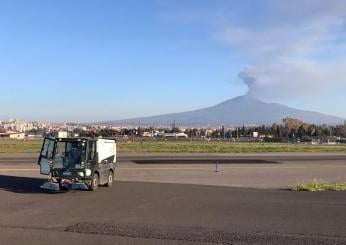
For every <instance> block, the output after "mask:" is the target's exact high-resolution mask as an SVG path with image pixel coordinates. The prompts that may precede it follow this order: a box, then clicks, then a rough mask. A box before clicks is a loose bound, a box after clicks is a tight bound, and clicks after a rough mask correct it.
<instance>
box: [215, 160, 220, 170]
mask: <svg viewBox="0 0 346 245" xmlns="http://www.w3.org/2000/svg"><path fill="white" fill-rule="evenodd" d="M215 172H217V173H218V172H220V167H219V161H217V162H216V165H215Z"/></svg>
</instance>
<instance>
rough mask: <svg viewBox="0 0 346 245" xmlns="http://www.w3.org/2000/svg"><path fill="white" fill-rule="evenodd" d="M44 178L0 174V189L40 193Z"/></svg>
mask: <svg viewBox="0 0 346 245" xmlns="http://www.w3.org/2000/svg"><path fill="white" fill-rule="evenodd" d="M44 181H45V180H44V179H39V178H31V177H18V176H7V175H0V190H5V191H9V192H15V193H23V194H35V193H37V194H42V190H41V189H40V186H41V185H42V183H43V182H44Z"/></svg>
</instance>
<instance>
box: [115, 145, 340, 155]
mask: <svg viewBox="0 0 346 245" xmlns="http://www.w3.org/2000/svg"><path fill="white" fill-rule="evenodd" d="M118 151H119V152H138V153H140V152H149V153H155V152H176V153H266V152H345V153H346V145H294V144H277V143H231V142H143V143H140V142H132V143H131V142H130V143H125V142H121V143H118Z"/></svg>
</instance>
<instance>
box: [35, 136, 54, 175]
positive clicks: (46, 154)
mask: <svg viewBox="0 0 346 245" xmlns="http://www.w3.org/2000/svg"><path fill="white" fill-rule="evenodd" d="M54 144H55V141H54V140H53V139H49V138H45V139H44V142H43V145H42V149H41V154H40V157H39V160H38V164H39V165H40V173H41V174H44V175H49V174H50V171H51V167H52V164H53V151H54Z"/></svg>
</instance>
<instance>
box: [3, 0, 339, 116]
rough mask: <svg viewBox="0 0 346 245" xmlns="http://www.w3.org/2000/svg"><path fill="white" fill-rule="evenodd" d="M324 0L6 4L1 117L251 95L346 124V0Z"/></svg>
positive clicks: (177, 106) (109, 111) (171, 106)
mask: <svg viewBox="0 0 346 245" xmlns="http://www.w3.org/2000/svg"><path fill="white" fill-rule="evenodd" d="M312 2H313V3H314V4H311V3H312ZM326 3H327V1H257V2H255V1H241V3H240V1H222V0H216V1H200V0H198V1H197V0H195V1H194V0H190V1H169V0H167V1H159V0H153V1H149V0H144V1H138V0H137V1H106V0H102V1H87V0H81V1H77V0H73V1H67V0H66V1H64V0H62V1H61V0H60V1H55V0H50V1H47V0H42V1H34V0H32V1H30V0H23V1H16V0H8V1H2V0H0V44H1V45H0V85H1V87H0V88H1V91H2V92H1V95H0V119H6V118H19V119H29V120H50V121H59V122H62V121H87V122H90V121H102V120H108V119H123V118H130V117H138V116H148V115H155V114H161V113H170V112H179V111H186V110H192V109H198V108H202V107H205V106H210V105H213V104H216V103H219V102H222V101H224V100H226V99H230V98H232V97H235V96H240V95H244V94H246V93H248V92H249V93H250V94H252V95H253V96H256V97H258V98H261V99H263V100H265V101H274V102H280V103H284V104H286V105H289V106H293V107H297V108H301V109H308V110H316V111H321V112H325V113H329V114H334V115H339V116H343V117H346V112H345V109H344V105H345V104H346V99H345V96H344V91H345V89H346V72H345V71H344V70H345V69H344V67H346V66H344V65H345V64H346V58H345V57H344V55H342V54H343V53H342V52H343V51H346V48H345V47H346V46H345V41H346V31H345V29H346V24H345V23H346V22H345V15H344V13H346V4H345V3H344V2H343V1H328V3H327V4H326Z"/></svg>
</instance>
